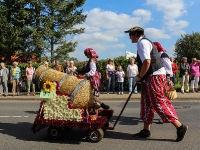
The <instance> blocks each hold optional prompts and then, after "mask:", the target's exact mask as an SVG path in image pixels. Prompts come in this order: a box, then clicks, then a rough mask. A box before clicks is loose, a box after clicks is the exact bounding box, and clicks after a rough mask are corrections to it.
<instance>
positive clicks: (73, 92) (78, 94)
mask: <svg viewBox="0 0 200 150" xmlns="http://www.w3.org/2000/svg"><path fill="white" fill-rule="evenodd" d="M34 80H35V84H36V85H38V86H39V87H42V85H43V84H44V83H45V82H46V81H47V80H49V81H57V82H58V83H59V87H58V89H59V91H60V93H61V94H68V95H70V102H71V105H73V106H76V107H79V108H84V107H86V105H88V107H92V106H93V103H94V95H93V92H92V87H91V84H90V81H88V80H86V79H81V80H80V79H78V78H77V77H75V76H70V75H67V74H66V73H63V72H59V71H56V70H54V69H51V68H46V67H45V66H40V67H38V69H36V72H35V75H34Z"/></svg>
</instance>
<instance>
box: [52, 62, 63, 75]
mask: <svg viewBox="0 0 200 150" xmlns="http://www.w3.org/2000/svg"><path fill="white" fill-rule="evenodd" d="M53 69H54V70H57V71H60V72H65V71H64V68H63V66H62V65H60V63H59V61H58V60H56V61H55V66H54V67H53Z"/></svg>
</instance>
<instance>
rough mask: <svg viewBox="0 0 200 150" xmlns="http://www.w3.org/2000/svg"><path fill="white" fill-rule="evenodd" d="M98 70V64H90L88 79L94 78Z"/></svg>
mask: <svg viewBox="0 0 200 150" xmlns="http://www.w3.org/2000/svg"><path fill="white" fill-rule="evenodd" d="M96 70H97V67H96V63H95V62H90V71H89V72H88V73H87V76H88V77H90V76H93V75H94V74H95V72H96Z"/></svg>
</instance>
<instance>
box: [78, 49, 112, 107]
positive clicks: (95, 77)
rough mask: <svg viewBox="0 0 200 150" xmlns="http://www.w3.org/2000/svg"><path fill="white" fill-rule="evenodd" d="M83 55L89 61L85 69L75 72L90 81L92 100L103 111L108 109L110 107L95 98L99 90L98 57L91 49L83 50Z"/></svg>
mask: <svg viewBox="0 0 200 150" xmlns="http://www.w3.org/2000/svg"><path fill="white" fill-rule="evenodd" d="M84 54H85V56H86V57H87V58H89V61H88V63H87V65H86V66H85V67H83V68H81V69H77V72H78V74H82V75H83V74H84V75H83V76H82V77H87V79H88V80H90V83H91V85H92V88H93V91H94V95H95V98H94V100H95V101H96V102H98V103H99V104H100V105H101V107H102V108H103V109H109V108H110V107H109V106H108V105H106V104H104V103H102V102H101V101H100V100H99V99H98V98H96V97H98V96H99V88H100V75H99V70H98V64H97V62H98V60H97V59H98V57H99V56H98V55H97V53H96V52H95V51H94V50H93V49H92V48H87V49H85V50H84Z"/></svg>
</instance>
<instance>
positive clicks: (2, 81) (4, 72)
mask: <svg viewBox="0 0 200 150" xmlns="http://www.w3.org/2000/svg"><path fill="white" fill-rule="evenodd" d="M8 76H9V70H8V69H7V68H6V67H5V64H4V63H3V62H2V63H1V70H0V96H2V94H4V95H5V97H7V96H8V84H7V81H8Z"/></svg>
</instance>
